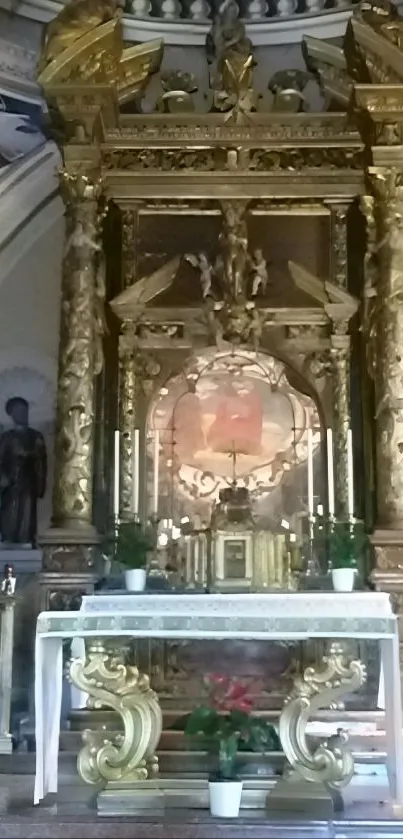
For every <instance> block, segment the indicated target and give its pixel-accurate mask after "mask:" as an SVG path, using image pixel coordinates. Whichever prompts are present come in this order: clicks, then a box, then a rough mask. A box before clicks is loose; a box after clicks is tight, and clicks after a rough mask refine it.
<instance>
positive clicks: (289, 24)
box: [0, 0, 403, 47]
mask: <svg viewBox="0 0 403 839" xmlns="http://www.w3.org/2000/svg"><path fill="white" fill-rule="evenodd" d="M400 2H403V0H400ZM398 4H399V2H398ZM9 5H10V0H0V8H3V9H8V8H9ZM61 5H62V3H60V2H59V0H23V2H21V3H20V4H19V6H18V14H19V15H21V16H22V17H26V18H29V19H30V20H34V21H37V22H40V23H47V22H48V21H49V20H51V19H52V18H53V17H55V16H56V14H57V13H58V11H59V10H60V6H61ZM351 12H352V10H351V9H345V8H343V9H340V10H337V11H335V10H331V11H328V12H326V11H325V12H321V13H320V14H316V15H312V14H305V15H291V16H289V17H285V16H284V17H282V16H279V17H276V18H266V19H263V20H259V21H246V31H247V34H248V36H249V38H250V39H251V40H252V43H253V44H254V46H257V47H263V46H281V44H298V43H300V42H301V41H302V38H303V36H304V35H311V36H313V37H315V38H323V39H332V38H341V37H342V36H343V35H344V33H345V30H346V24H347V21H348V20H349V18H350V16H351ZM210 25H211V23H210V22H208V21H205V22H204V21H195V20H183V19H180V20H162V19H161V18H157V17H149V18H147V17H144V18H135V17H129V16H126V17H125V18H124V38H125V40H126V41H130V42H136V43H144V42H145V41H150V40H153V39H155V38H163V40H164V42H165V44H166V45H171V46H183V47H192V46H193V47H194V46H198V47H200V46H204V44H205V40H206V35H207V32H208V31H209V28H210Z"/></svg>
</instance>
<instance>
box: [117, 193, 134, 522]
mask: <svg viewBox="0 0 403 839" xmlns="http://www.w3.org/2000/svg"><path fill="white" fill-rule="evenodd" d="M137 224H138V215H137V209H127V210H124V211H123V212H122V288H123V289H125V288H128V287H129V286H131V285H132V284H133V283H134V282H135V280H136V273H137V271H136V268H137V259H136V256H137ZM128 331H129V332H130V325H128ZM137 396H138V381H137V375H136V363H135V357H134V350H133V346H132V342H131V341H130V339H129V341H127V340H126V335H125V327H123V330H122V335H121V336H120V339H119V430H120V432H121V438H120V439H121V445H120V501H119V507H120V514H121V516H122V518H130V517H132V516H133V512H134V509H133V468H134V459H133V454H134V452H133V432H134V429H135V427H138V423H137V418H136V400H137Z"/></svg>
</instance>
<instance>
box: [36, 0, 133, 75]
mask: <svg viewBox="0 0 403 839" xmlns="http://www.w3.org/2000/svg"><path fill="white" fill-rule="evenodd" d="M122 11H123V3H122V2H121V0H106V2H103V0H70V2H69V3H67V4H66V5H65V6H64V7H63V8H62V9H61V10H60V12H59V13H58V15H56V17H55V18H54V19H53V20H52V21H50V23H49V24H48V25H47V27H46V29H45V36H44V41H43V46H42V52H41V58H40V61H39V64H38V73H39V74H40V75H41V74H42V73H43V72H44V70H45V68H46V67H47V66H48V65H49V64H51V63H52V62H54V61H55V60H56V59H58V58H59V56H61V55H62V53H63V52H65V50H67V49H69V48H71V47H72V46H73V45H74V44H75V43H76V41H78V40H79V39H80V38H82V37H83V36H84V35H86V34H87V33H90V32H91V31H92V30H94V29H96V28H97V27H98V26H100V25H101V24H102V23H106V22H107V21H109V20H112V19H113V18H114V17H115V16H119V15H120V14H121V13H122Z"/></svg>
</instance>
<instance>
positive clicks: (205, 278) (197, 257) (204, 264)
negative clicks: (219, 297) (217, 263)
mask: <svg viewBox="0 0 403 839" xmlns="http://www.w3.org/2000/svg"><path fill="white" fill-rule="evenodd" d="M185 259H186V261H187V262H190V264H191V265H192V266H193V268H197V269H198V270H199V271H200V285H201V289H202V295H203V300H206V299H207V297H211V284H212V267H211V265H210V263H209V261H208V259H207V255H206V254H205V253H198V254H193V253H187V254H186V255H185Z"/></svg>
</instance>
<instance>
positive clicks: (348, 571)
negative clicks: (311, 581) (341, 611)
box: [332, 568, 356, 591]
mask: <svg viewBox="0 0 403 839" xmlns="http://www.w3.org/2000/svg"><path fill="white" fill-rule="evenodd" d="M355 575H356V569H355V568H332V583H333V588H334V590H335V591H352V590H353V588H354V580H355Z"/></svg>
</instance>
